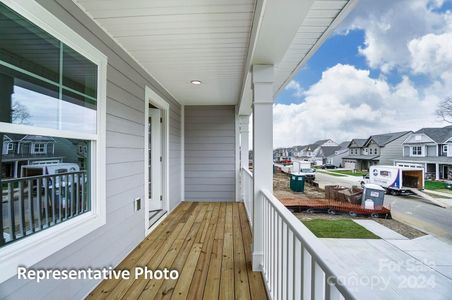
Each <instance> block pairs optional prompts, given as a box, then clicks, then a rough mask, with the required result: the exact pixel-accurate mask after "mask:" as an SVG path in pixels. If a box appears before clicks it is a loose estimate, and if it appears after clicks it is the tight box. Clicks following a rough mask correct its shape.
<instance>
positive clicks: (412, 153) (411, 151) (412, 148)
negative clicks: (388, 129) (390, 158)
mask: <svg viewBox="0 0 452 300" xmlns="http://www.w3.org/2000/svg"><path fill="white" fill-rule="evenodd" d="M415 148H419V149H420V150H421V153H420V154H417V153H416V154H415V153H414V149H415ZM423 153H424V147H423V146H411V148H410V154H411V156H423Z"/></svg>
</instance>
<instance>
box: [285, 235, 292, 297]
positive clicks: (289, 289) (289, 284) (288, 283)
mask: <svg viewBox="0 0 452 300" xmlns="http://www.w3.org/2000/svg"><path fill="white" fill-rule="evenodd" d="M286 228H287V239H286V243H287V247H286V248H287V251H286V257H287V259H286V263H287V264H286V298H287V299H292V289H293V286H292V280H291V279H292V278H293V273H292V266H293V245H292V243H293V233H292V231H291V230H290V229H289V227H286Z"/></svg>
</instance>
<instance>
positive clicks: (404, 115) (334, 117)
mask: <svg viewBox="0 0 452 300" xmlns="http://www.w3.org/2000/svg"><path fill="white" fill-rule="evenodd" d="M305 95H306V98H305V102H303V103H300V104H289V105H287V104H276V105H274V108H273V115H274V129H273V131H274V146H275V147H277V146H291V145H300V144H306V143H310V142H313V141H315V140H318V139H323V138H332V139H334V140H336V141H337V142H341V141H344V140H349V139H351V138H359V137H361V138H366V137H368V136H369V135H371V134H377V133H384V132H393V131H400V130H413V129H418V128H420V127H423V126H442V124H441V123H440V122H439V120H438V119H437V118H436V117H435V108H436V105H437V103H438V101H439V99H440V98H439V97H436V96H434V95H429V96H428V97H425V96H423V95H422V93H420V92H419V91H418V90H417V89H416V88H415V87H414V86H413V83H412V82H411V81H410V79H409V78H408V77H404V78H403V80H402V81H401V82H400V83H399V84H397V85H395V86H392V85H391V84H389V83H388V82H387V81H385V79H373V78H371V77H370V76H369V71H368V70H359V69H356V68H355V67H353V66H350V65H341V64H338V65H336V66H334V67H332V68H330V69H328V70H326V71H325V72H323V74H322V78H321V80H320V81H319V82H317V83H316V84H314V85H313V86H311V87H310V88H309V89H308V90H307V91H305Z"/></svg>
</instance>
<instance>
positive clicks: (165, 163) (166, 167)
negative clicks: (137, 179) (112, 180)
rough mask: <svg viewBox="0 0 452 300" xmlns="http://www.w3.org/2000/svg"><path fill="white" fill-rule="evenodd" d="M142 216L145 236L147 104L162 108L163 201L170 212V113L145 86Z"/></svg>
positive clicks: (147, 215) (157, 96)
mask: <svg viewBox="0 0 452 300" xmlns="http://www.w3.org/2000/svg"><path fill="white" fill-rule="evenodd" d="M144 97H145V100H144V124H145V126H144V162H145V163H144V199H143V201H144V209H145V212H144V216H145V235H146V236H147V235H148V234H149V233H151V231H152V230H151V229H150V228H149V201H148V200H149V165H148V162H149V139H148V137H149V128H148V126H147V122H148V119H149V109H148V108H149V104H152V105H154V106H156V107H157V108H159V109H161V110H162V113H163V122H164V127H165V136H164V137H162V139H163V143H164V144H163V145H164V150H163V153H162V156H163V172H164V178H163V190H162V191H163V202H164V205H165V207H163V209H165V210H166V211H167V212H168V213H169V212H170V207H169V114H170V106H169V103H168V102H167V101H165V100H164V99H163V98H162V97H160V96H159V95H158V94H157V93H156V92H154V91H153V90H152V89H151V88H150V87H148V86H146V87H145V92H144Z"/></svg>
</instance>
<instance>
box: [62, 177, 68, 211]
mask: <svg viewBox="0 0 452 300" xmlns="http://www.w3.org/2000/svg"><path fill="white" fill-rule="evenodd" d="M64 180H65V182H64V186H63V187H64V202H63V204H64V205H63V207H64V216H65V218H66V220H67V217H68V212H69V193H68V192H69V190H68V187H69V186H68V185H69V176H68V175H67V174H66V175H65V176H64Z"/></svg>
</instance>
